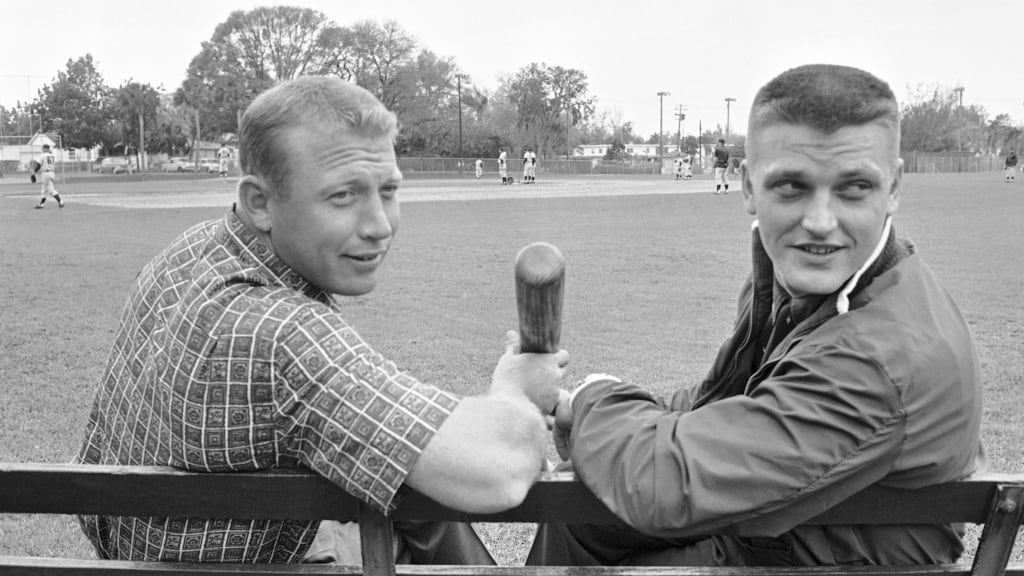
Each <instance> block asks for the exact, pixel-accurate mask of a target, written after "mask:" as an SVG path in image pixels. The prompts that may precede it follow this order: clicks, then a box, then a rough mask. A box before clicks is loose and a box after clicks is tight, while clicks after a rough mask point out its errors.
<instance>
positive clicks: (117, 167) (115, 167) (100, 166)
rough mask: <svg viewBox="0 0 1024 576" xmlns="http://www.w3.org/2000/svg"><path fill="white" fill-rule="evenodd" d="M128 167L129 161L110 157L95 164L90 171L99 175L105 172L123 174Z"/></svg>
mask: <svg viewBox="0 0 1024 576" xmlns="http://www.w3.org/2000/svg"><path fill="white" fill-rule="evenodd" d="M130 166H131V160H129V159H127V158H117V157H114V156H110V157H107V158H104V159H102V160H100V161H99V162H97V163H96V165H95V166H93V167H92V171H93V172H96V173H99V174H103V173H106V172H109V173H111V174H124V173H126V172H128V168H129V167H130Z"/></svg>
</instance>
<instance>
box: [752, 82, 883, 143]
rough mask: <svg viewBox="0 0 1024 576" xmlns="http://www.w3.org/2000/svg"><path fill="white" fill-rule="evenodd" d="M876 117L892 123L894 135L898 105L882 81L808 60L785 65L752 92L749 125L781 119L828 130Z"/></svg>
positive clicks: (753, 127) (858, 124)
mask: <svg viewBox="0 0 1024 576" xmlns="http://www.w3.org/2000/svg"><path fill="white" fill-rule="evenodd" d="M876 120H883V121H888V122H891V123H892V125H893V126H894V127H895V128H896V132H897V135H898V134H899V122H900V116H899V104H898V103H897V102H896V96H894V95H893V92H892V89H890V88H889V85H888V84H887V83H886V82H884V81H883V80H881V79H879V78H878V77H876V76H874V75H873V74H870V73H868V72H865V71H864V70H860V69H858V68H852V67H850V66H837V65H834V64H808V65H805V66H799V67H797V68H791V69H789V70H786V71H785V72H783V73H782V74H779V75H778V76H776V77H775V78H773V79H772V80H771V81H769V82H768V83H767V84H765V85H764V86H762V87H761V89H760V90H758V91H757V95H756V96H755V97H754V103H753V105H751V107H750V125H749V126H750V127H749V130H750V131H755V130H757V129H758V128H760V127H762V126H764V125H766V124H770V123H773V122H785V123H789V124H802V125H805V126H809V127H811V128H814V129H817V130H820V131H822V132H824V133H826V134H831V133H833V132H835V131H836V130H839V129H840V128H843V127H846V126H861V125H864V124H867V123H869V122H874V121H876ZM897 137H898V136H897Z"/></svg>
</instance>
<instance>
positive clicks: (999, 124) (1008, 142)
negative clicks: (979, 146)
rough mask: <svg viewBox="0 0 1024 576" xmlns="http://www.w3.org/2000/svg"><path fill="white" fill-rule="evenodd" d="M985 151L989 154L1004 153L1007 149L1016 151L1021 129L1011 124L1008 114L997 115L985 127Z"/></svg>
mask: <svg viewBox="0 0 1024 576" xmlns="http://www.w3.org/2000/svg"><path fill="white" fill-rule="evenodd" d="M985 134H986V144H987V151H988V152H989V153H991V154H1001V155H1005V154H1006V152H1007V151H1009V150H1014V151H1016V150H1017V148H1018V146H1019V144H1020V137H1021V129H1020V127H1019V126H1014V125H1013V124H1011V120H1010V115H1009V114H999V115H997V116H996V117H995V118H994V119H993V120H992V121H991V122H989V123H988V125H987V126H986V127H985Z"/></svg>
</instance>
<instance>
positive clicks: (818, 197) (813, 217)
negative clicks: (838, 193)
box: [802, 190, 836, 236]
mask: <svg viewBox="0 0 1024 576" xmlns="http://www.w3.org/2000/svg"><path fill="white" fill-rule="evenodd" d="M802 224H803V227H804V228H805V229H806V230H807V231H809V232H811V233H812V234H815V235H818V236H826V235H828V233H830V232H831V231H832V230H834V229H835V227H836V214H835V210H834V209H833V205H832V195H831V194H830V193H829V191H828V190H815V192H814V194H812V195H811V197H810V200H809V201H808V203H807V205H806V206H805V207H804V218H803V222H802Z"/></svg>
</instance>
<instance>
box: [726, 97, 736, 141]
mask: <svg viewBox="0 0 1024 576" xmlns="http://www.w3.org/2000/svg"><path fill="white" fill-rule="evenodd" d="M735 101H736V99H735V98H726V99H725V139H726V140H728V139H729V105H730V104H732V103H733V102H735Z"/></svg>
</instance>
